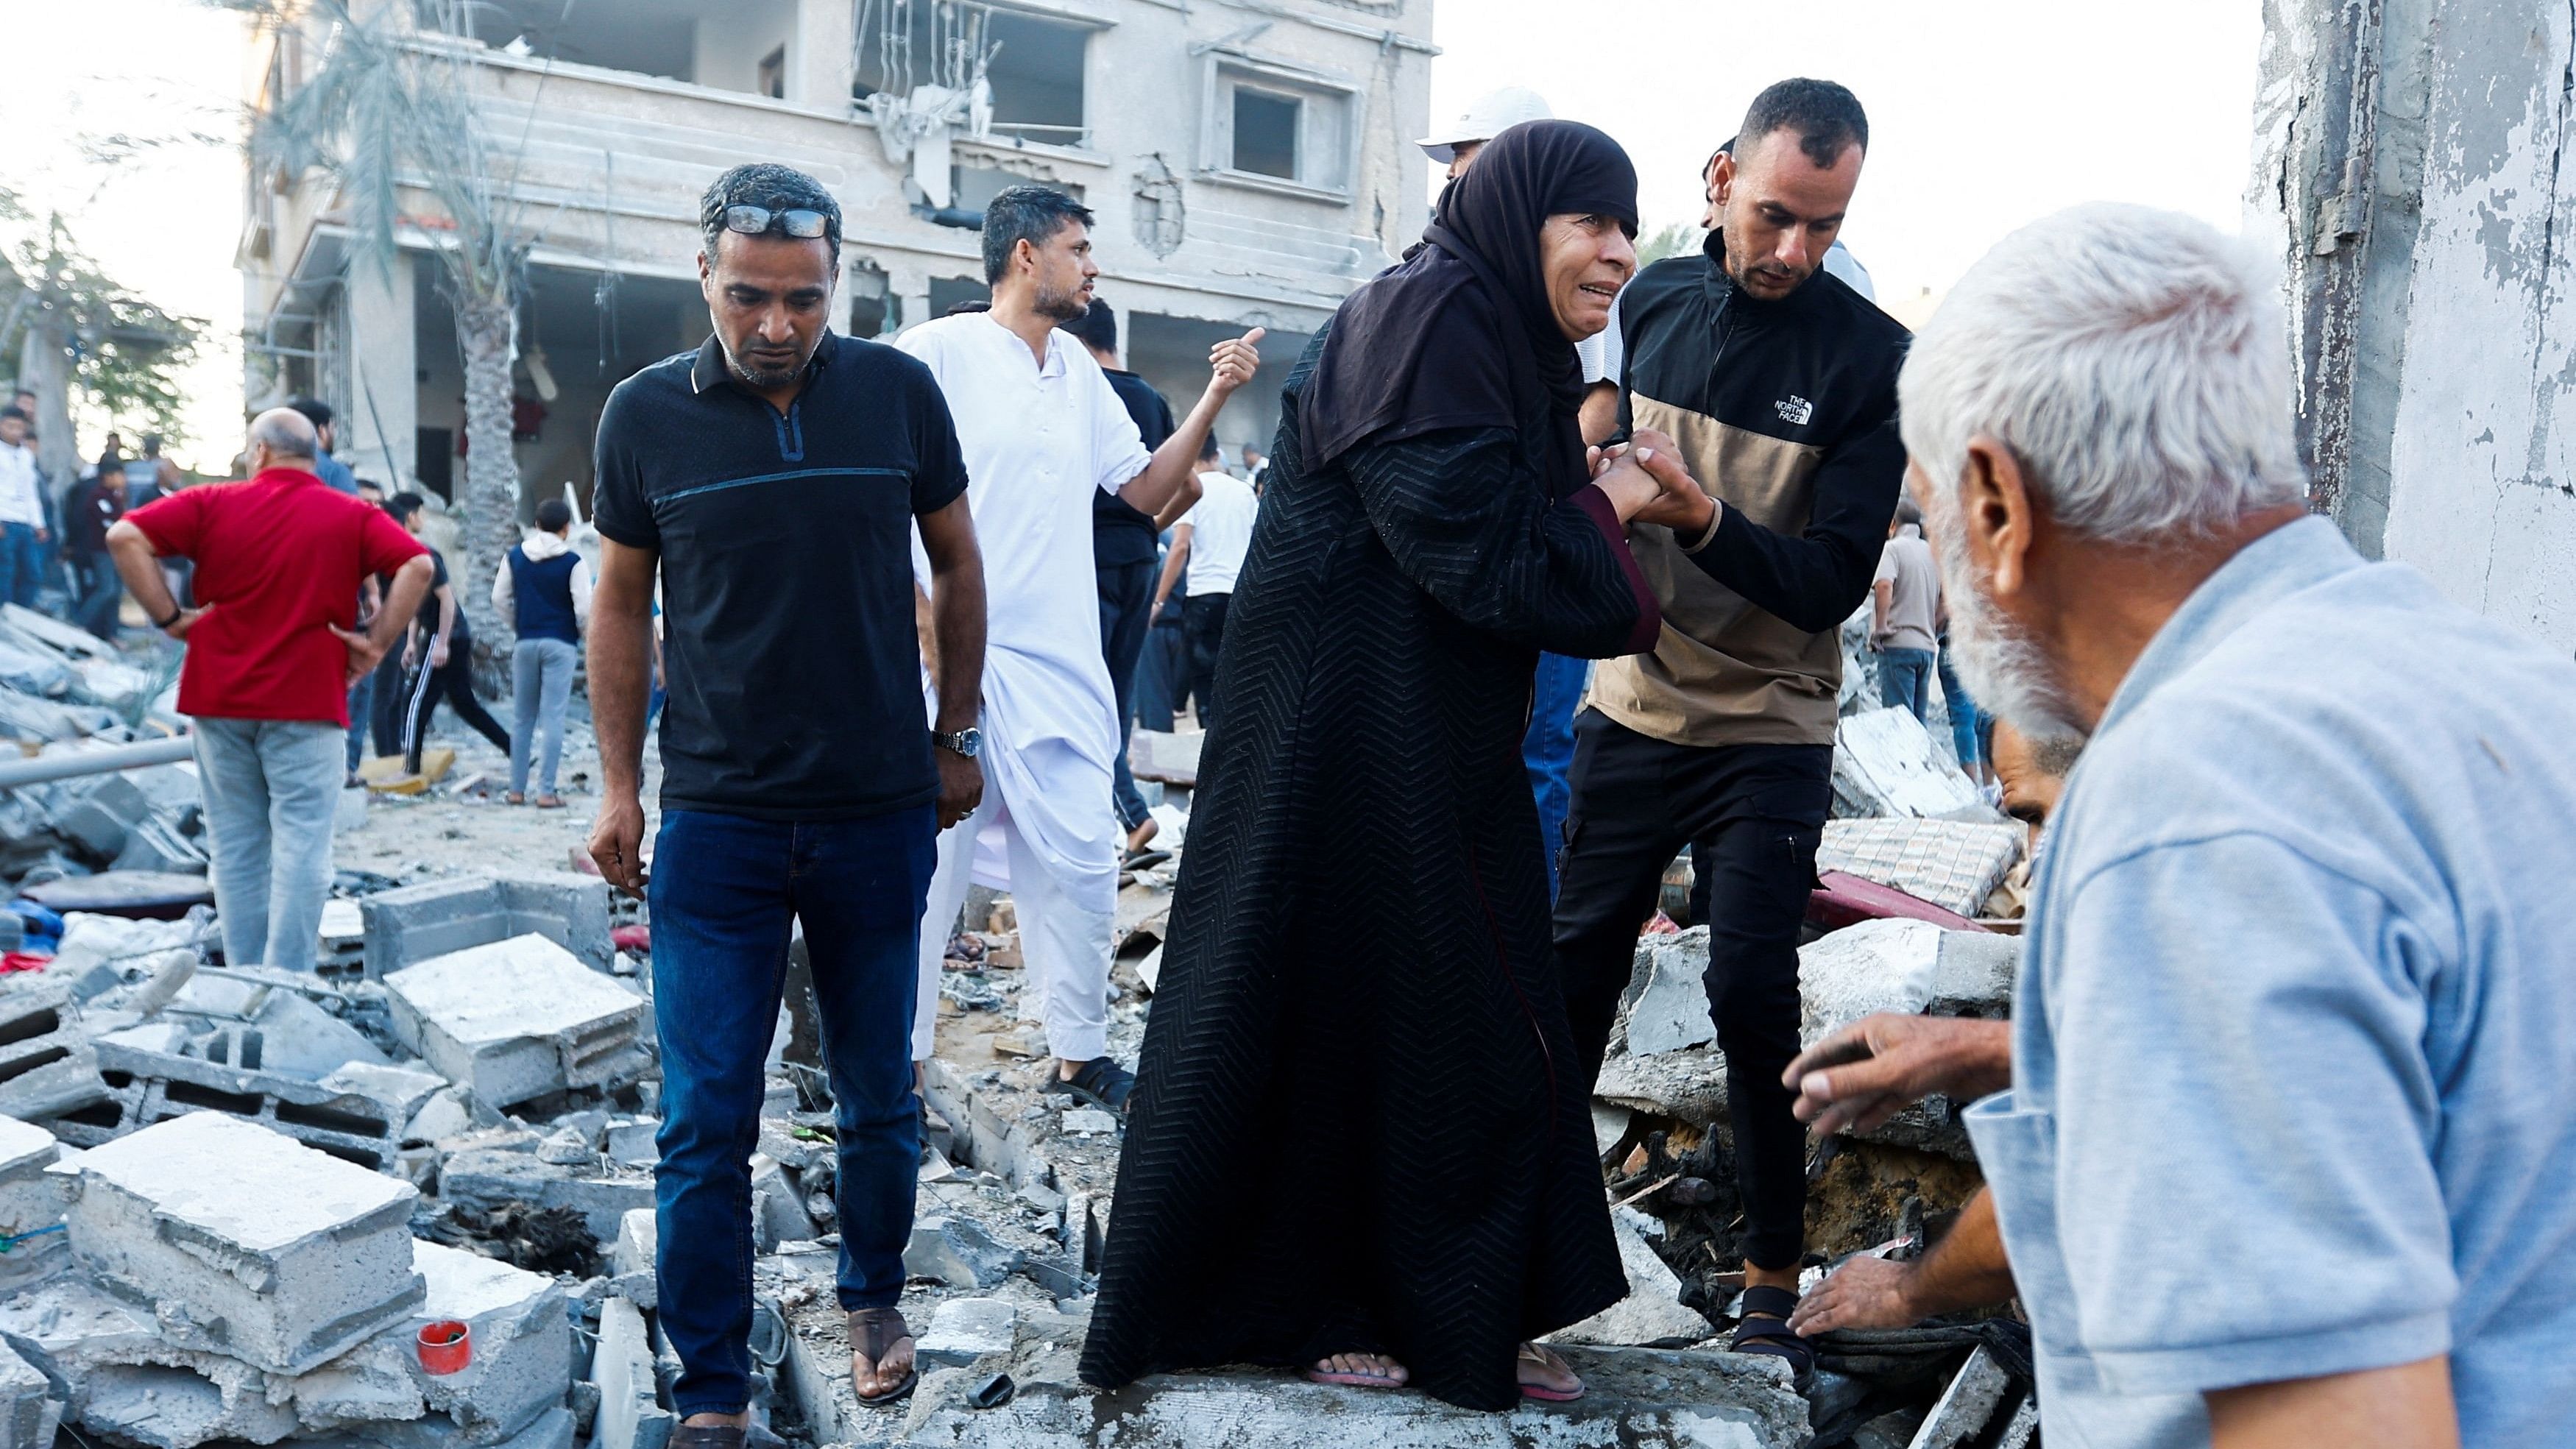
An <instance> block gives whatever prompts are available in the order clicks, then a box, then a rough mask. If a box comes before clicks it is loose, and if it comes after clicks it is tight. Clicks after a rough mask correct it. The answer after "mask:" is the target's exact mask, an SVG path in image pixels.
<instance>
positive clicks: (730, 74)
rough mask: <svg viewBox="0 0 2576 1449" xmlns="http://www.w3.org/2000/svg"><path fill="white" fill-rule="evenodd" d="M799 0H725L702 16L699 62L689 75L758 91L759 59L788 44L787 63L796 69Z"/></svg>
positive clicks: (728, 87) (790, 73) (791, 69)
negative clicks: (796, 0)
mask: <svg viewBox="0 0 2576 1449" xmlns="http://www.w3.org/2000/svg"><path fill="white" fill-rule="evenodd" d="M795 29H796V5H795V0H726V3H725V4H724V5H723V6H722V7H721V8H720V9H719V10H716V11H712V12H710V13H708V14H705V15H701V16H699V17H698V35H697V48H696V54H695V62H696V64H695V68H694V69H693V70H692V71H691V72H690V74H691V77H692V78H693V79H695V80H696V81H697V83H698V84H699V85H702V86H714V87H716V88H717V89H719V90H728V91H758V90H759V89H760V62H761V61H762V60H763V59H764V58H765V57H767V56H768V55H769V53H770V52H772V51H774V50H777V49H779V48H781V47H782V46H783V47H785V48H786V49H787V51H788V55H787V57H786V60H787V68H786V71H785V72H784V73H783V76H782V79H784V78H786V77H793V76H794V75H795V73H796V59H797V57H796V54H795V50H796V47H795V46H794V45H793V44H792V43H791V42H792V40H793V34H794V31H795Z"/></svg>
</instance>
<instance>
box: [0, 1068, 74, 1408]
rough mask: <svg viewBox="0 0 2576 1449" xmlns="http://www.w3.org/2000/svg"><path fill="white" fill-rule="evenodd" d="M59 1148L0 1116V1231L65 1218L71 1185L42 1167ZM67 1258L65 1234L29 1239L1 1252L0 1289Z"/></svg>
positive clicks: (41, 1132) (28, 1229)
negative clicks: (65, 1203) (4, 1252)
mask: <svg viewBox="0 0 2576 1449" xmlns="http://www.w3.org/2000/svg"><path fill="white" fill-rule="evenodd" d="M61 1151H62V1144H61V1143H59V1142H56V1141H55V1140H54V1134H52V1133H51V1132H48V1131H46V1130H45V1129H44V1128H42V1127H38V1126H35V1125H33V1124H31V1123H26V1122H21V1121H19V1120H18V1119H17V1118H15V1117H0V1233H6V1234H9V1235H11V1236H16V1235H19V1234H23V1233H32V1232H36V1231H37V1230H39V1229H42V1228H47V1227H51V1226H53V1225H54V1224H56V1223H59V1222H61V1221H62V1220H63V1205H64V1202H65V1200H66V1199H67V1198H68V1197H69V1195H70V1184H69V1182H68V1181H67V1180H66V1179H64V1178H63V1177H62V1176H60V1175H58V1174H53V1173H48V1172H47V1171H45V1169H46V1168H49V1167H51V1166H53V1165H54V1159H55V1158H56V1157H57V1156H58V1155H59V1154H60V1153H61ZM70 1259H71V1243H70V1240H69V1239H67V1238H66V1237H65V1236H64V1235H63V1234H61V1233H46V1234H44V1235H43V1236H42V1237H36V1238H29V1239H27V1240H26V1241H24V1242H21V1243H20V1244H18V1246H16V1247H15V1248H12V1249H10V1250H9V1252H8V1253H7V1254H5V1255H0V1292H5V1291H7V1290H8V1289H11V1288H16V1287H20V1286H23V1285H25V1284H28V1283H32V1282H35V1281H37V1280H39V1279H42V1278H46V1277H49V1276H51V1275H52V1274H54V1273H56V1272H58V1271H60V1270H61V1269H62V1267H63V1265H64V1264H65V1263H67V1262H69V1261H70ZM7 1442H8V1441H7V1440H6V1439H0V1444H5V1443H7Z"/></svg>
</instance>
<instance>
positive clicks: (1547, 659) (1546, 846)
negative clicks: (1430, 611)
mask: <svg viewBox="0 0 2576 1449" xmlns="http://www.w3.org/2000/svg"><path fill="white" fill-rule="evenodd" d="M1591 680H1592V661H1591V660H1589V659H1573V658H1568V657H1567V656H1565V655H1563V654H1541V655H1540V656H1539V657H1538V677H1537V679H1536V680H1535V681H1534V682H1533V683H1532V685H1531V689H1530V721H1529V733H1528V734H1526V735H1523V736H1522V737H1521V765H1522V767H1523V768H1525V769H1527V770H1528V771H1529V782H1530V793H1531V794H1532V795H1533V796H1535V797H1537V799H1538V839H1539V846H1540V848H1541V850H1542V851H1544V853H1545V855H1546V859H1547V892H1548V897H1549V898H1550V899H1551V900H1552V899H1554V898H1555V896H1556V853H1557V848H1558V847H1559V846H1560V845H1562V844H1563V843H1564V841H1565V812H1566V810H1567V808H1568V807H1570V806H1571V805H1573V803H1574V792H1573V791H1572V790H1570V789H1568V788H1567V786H1566V783H1565V772H1566V770H1567V768H1568V767H1570V766H1571V765H1572V764H1573V763H1574V710H1575V706H1577V705H1579V704H1581V703H1583V688H1584V686H1585V685H1586V684H1588V683H1590V682H1591Z"/></svg>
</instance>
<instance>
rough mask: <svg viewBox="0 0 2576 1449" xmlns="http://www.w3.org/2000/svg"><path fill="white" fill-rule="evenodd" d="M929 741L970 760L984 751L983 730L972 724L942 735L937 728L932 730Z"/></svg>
mask: <svg viewBox="0 0 2576 1449" xmlns="http://www.w3.org/2000/svg"><path fill="white" fill-rule="evenodd" d="M930 742H931V743H932V744H935V745H937V746H939V747H940V748H941V749H943V750H954V751H956V752H957V753H958V754H961V755H964V756H965V757H966V758H968V759H970V760H971V759H973V758H975V757H976V756H977V755H980V754H982V753H984V732H983V731H982V730H979V729H977V728H975V727H974V726H973V725H968V726H967V727H966V728H964V729H962V730H959V731H958V732H957V733H955V734H953V735H944V734H941V733H940V732H939V731H937V730H932V731H931V732H930Z"/></svg>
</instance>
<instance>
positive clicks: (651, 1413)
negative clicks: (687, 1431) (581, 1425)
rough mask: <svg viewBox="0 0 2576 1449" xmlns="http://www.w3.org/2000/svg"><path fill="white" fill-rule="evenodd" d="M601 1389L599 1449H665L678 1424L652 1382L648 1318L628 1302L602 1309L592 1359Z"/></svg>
mask: <svg viewBox="0 0 2576 1449" xmlns="http://www.w3.org/2000/svg"><path fill="white" fill-rule="evenodd" d="M590 1377H591V1382H593V1383H595V1384H597V1385H599V1421H598V1428H597V1430H596V1431H595V1432H594V1433H593V1435H592V1437H591V1443H592V1445H593V1446H595V1449H665V1446H666V1445H668V1444H669V1443H670V1441H671V1426H672V1425H673V1424H676V1423H678V1422H679V1420H678V1418H677V1417H676V1416H674V1415H673V1414H672V1413H671V1411H670V1410H668V1409H665V1408H663V1407H662V1404H661V1400H660V1398H659V1396H658V1393H657V1391H656V1389H655V1385H654V1379H653V1343H652V1340H651V1339H650V1338H649V1337H648V1336H647V1335H646V1333H645V1329H644V1315H643V1314H641V1313H639V1312H637V1311H636V1309H635V1305H634V1304H632V1303H629V1302H627V1301H626V1300H625V1299H623V1298H611V1299H609V1300H607V1301H606V1302H604V1303H602V1304H600V1305H599V1347H598V1349H597V1351H596V1352H595V1353H594V1354H593V1356H592V1358H591V1370H590Z"/></svg>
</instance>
